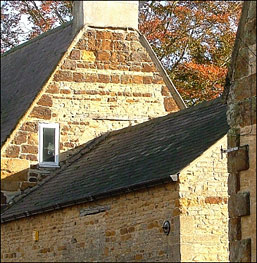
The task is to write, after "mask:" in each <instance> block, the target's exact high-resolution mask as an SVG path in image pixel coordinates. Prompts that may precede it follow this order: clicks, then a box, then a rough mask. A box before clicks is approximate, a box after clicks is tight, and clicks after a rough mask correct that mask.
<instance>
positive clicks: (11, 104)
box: [1, 22, 73, 145]
mask: <svg viewBox="0 0 257 263" xmlns="http://www.w3.org/2000/svg"><path fill="white" fill-rule="evenodd" d="M72 40H73V37H72V24H71V23H70V22H68V23H66V24H63V25H62V26H60V27H58V28H56V29H53V30H50V31H48V32H46V33H44V34H42V35H40V36H38V37H36V38H35V39H33V40H31V41H28V42H26V43H25V44H23V45H20V46H18V47H16V48H13V49H11V50H10V51H8V52H6V53H5V54H4V55H3V56H2V57H1V145H3V143H4V142H5V140H6V139H7V137H8V136H9V135H10V134H11V132H12V130H13V129H14V128H15V126H16V124H17V123H18V121H19V119H20V118H21V117H22V116H23V115H24V113H25V112H26V110H27V109H28V107H29V106H30V104H31V103H32V102H33V100H34V98H35V97H36V95H37V94H38V92H39V91H40V90H41V88H42V86H43V85H44V83H45V82H46V81H47V80H48V78H49V77H50V74H51V73H52V72H53V70H54V69H55V67H56V66H57V64H58V62H59V60H60V59H61V57H62V56H63V54H64V53H65V51H66V50H67V48H68V47H69V45H70V44H71V42H72Z"/></svg>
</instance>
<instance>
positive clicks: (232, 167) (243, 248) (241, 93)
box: [227, 1, 256, 262]
mask: <svg viewBox="0 0 257 263" xmlns="http://www.w3.org/2000/svg"><path fill="white" fill-rule="evenodd" d="M232 58H233V60H232V64H231V69H230V72H229V82H230V85H229V94H228V101H227V104H228V111H227V119H228V122H229V125H230V130H229V135H228V147H229V148H230V149H231V148H232V149H233V148H236V147H238V148H239V149H235V150H234V151H231V152H230V153H229V154H228V168H229V172H230V177H229V185H228V188H229V195H230V198H229V203H228V205H229V238H230V261H231V262H256V1H245V2H244V6H243V11H242V16H241V20H240V24H239V28H238V34H237V39H236V43H235V47H234V52H233V57H232Z"/></svg>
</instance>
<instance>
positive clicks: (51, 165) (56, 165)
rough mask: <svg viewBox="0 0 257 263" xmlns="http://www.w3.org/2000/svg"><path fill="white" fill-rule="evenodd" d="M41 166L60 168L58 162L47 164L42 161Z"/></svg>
mask: <svg viewBox="0 0 257 263" xmlns="http://www.w3.org/2000/svg"><path fill="white" fill-rule="evenodd" d="M38 167H39V168H60V165H58V164H48V163H47V164H46V163H40V164H39V165H38Z"/></svg>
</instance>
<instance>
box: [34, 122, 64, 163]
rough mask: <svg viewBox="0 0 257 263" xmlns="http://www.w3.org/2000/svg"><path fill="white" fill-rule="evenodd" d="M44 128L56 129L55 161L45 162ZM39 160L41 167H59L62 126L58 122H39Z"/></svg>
mask: <svg viewBox="0 0 257 263" xmlns="http://www.w3.org/2000/svg"><path fill="white" fill-rule="evenodd" d="M43 128H54V129H55V145H54V150H55V151H54V160H55V161H54V162H43ZM38 130H39V132H38V136H39V140H38V155H39V156H38V160H39V166H40V167H59V141H60V127H59V124H58V123H39V125H38Z"/></svg>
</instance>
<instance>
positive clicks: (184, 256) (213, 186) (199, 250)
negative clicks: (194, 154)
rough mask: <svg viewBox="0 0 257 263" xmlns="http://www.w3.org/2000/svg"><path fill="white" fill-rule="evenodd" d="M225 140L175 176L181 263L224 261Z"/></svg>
mask: <svg viewBox="0 0 257 263" xmlns="http://www.w3.org/2000/svg"><path fill="white" fill-rule="evenodd" d="M226 141H227V136H224V137H223V138H222V139H220V140H219V141H218V142H217V143H215V145H213V146H212V147H211V148H209V149H208V150H207V151H206V152H205V153H204V154H203V155H202V156H200V157H199V158H198V159H196V160H195V161H194V162H193V163H191V164H190V165H189V166H188V167H186V168H185V169H183V171H181V173H180V175H179V182H180V183H179V196H180V199H179V203H180V207H179V209H180V231H181V232H180V247H181V262H227V261H228V206H227V202H228V192H227V179H228V173H227V168H226V162H227V160H226V158H225V157H224V158H223V159H221V154H220V147H221V145H222V147H226V145H227V142H226Z"/></svg>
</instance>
